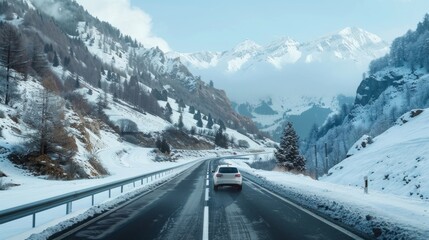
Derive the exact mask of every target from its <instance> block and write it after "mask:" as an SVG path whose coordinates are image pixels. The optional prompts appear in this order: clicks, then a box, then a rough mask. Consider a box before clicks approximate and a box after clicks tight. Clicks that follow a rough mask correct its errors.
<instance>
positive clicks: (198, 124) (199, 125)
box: [197, 118, 203, 128]
mask: <svg viewBox="0 0 429 240" xmlns="http://www.w3.org/2000/svg"><path fill="white" fill-rule="evenodd" d="M197 127H200V128H202V127H203V121H202V120H201V118H199V119H198V120H197Z"/></svg>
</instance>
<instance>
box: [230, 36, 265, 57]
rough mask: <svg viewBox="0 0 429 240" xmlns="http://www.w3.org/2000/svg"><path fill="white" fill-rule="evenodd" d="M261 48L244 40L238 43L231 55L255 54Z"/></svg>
mask: <svg viewBox="0 0 429 240" xmlns="http://www.w3.org/2000/svg"><path fill="white" fill-rule="evenodd" d="M261 49H262V47H261V46H260V45H258V44H257V43H255V42H254V41H252V40H249V39H246V40H245V41H243V42H241V43H239V44H238V45H237V46H236V47H235V48H233V49H232V53H233V54H234V55H236V54H246V53H255V52H257V51H259V50H261Z"/></svg>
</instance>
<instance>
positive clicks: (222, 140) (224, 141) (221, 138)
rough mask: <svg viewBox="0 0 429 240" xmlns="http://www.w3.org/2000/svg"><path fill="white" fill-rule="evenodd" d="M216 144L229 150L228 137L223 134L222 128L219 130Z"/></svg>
mask: <svg viewBox="0 0 429 240" xmlns="http://www.w3.org/2000/svg"><path fill="white" fill-rule="evenodd" d="M215 144H216V145H217V146H219V147H222V148H228V137H227V136H226V134H224V133H223V130H222V128H219V129H218V130H217V132H216V135H215Z"/></svg>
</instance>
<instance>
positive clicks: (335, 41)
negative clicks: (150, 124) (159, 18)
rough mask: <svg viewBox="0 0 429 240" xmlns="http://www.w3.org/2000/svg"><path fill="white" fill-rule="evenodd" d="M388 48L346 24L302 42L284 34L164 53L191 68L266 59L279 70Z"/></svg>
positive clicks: (232, 66)
mask: <svg viewBox="0 0 429 240" xmlns="http://www.w3.org/2000/svg"><path fill="white" fill-rule="evenodd" d="M388 48H389V45H388V43H386V42H384V41H383V40H382V39H381V38H380V37H378V36H377V35H375V34H372V33H370V32H367V31H365V30H363V29H360V28H356V27H347V28H344V29H343V30H341V31H339V32H338V33H336V34H333V35H329V36H326V37H322V38H319V39H317V40H314V41H310V42H305V43H300V42H298V41H295V40H293V39H292V38H289V37H285V38H281V39H279V40H276V41H273V42H271V43H270V44H268V45H267V46H261V45H259V44H257V43H256V42H254V41H252V40H249V39H247V40H245V41H243V42H241V43H239V44H238V45H237V46H236V47H234V48H233V49H231V50H229V51H223V52H210V51H203V52H196V53H179V52H169V53H167V56H169V57H171V58H177V57H179V58H180V60H181V61H182V62H183V63H184V64H185V65H186V66H188V67H190V68H192V69H208V68H213V67H222V66H226V68H224V69H223V70H224V71H227V72H236V71H239V70H246V69H247V68H248V67H249V65H252V64H254V63H258V62H266V63H269V64H271V65H272V66H273V67H275V68H279V69H280V68H282V66H284V65H285V64H293V63H296V62H306V63H310V62H314V61H323V60H325V58H328V57H329V58H332V57H333V58H337V59H348V60H353V61H357V62H361V61H365V60H372V59H374V58H377V57H380V56H383V55H384V54H385V53H387V51H388Z"/></svg>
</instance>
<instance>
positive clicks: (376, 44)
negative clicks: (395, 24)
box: [167, 27, 389, 137]
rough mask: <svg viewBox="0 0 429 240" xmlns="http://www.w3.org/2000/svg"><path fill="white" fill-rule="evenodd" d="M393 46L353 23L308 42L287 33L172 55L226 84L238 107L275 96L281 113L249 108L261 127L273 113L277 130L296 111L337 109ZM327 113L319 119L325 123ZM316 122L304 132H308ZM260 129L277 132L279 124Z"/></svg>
mask: <svg viewBox="0 0 429 240" xmlns="http://www.w3.org/2000/svg"><path fill="white" fill-rule="evenodd" d="M388 50H389V47H388V44H387V43H386V42H384V41H383V40H381V39H380V38H379V37H378V36H376V35H375V34H372V33H369V32H367V31H365V30H363V29H360V28H354V27H353V28H352V27H348V28H345V29H343V30H341V31H339V32H338V33H335V34H332V35H329V36H325V37H322V38H319V39H316V40H314V41H310V42H306V43H300V42H297V41H295V40H293V39H291V38H288V37H286V38H281V39H279V40H276V41H273V42H272V43H270V44H268V45H266V46H261V45H258V44H257V43H255V42H253V41H251V40H246V41H244V42H242V43H240V44H238V45H237V46H236V47H235V48H233V49H231V50H229V51H224V52H200V53H177V52H170V53H167V56H169V57H171V58H177V57H179V58H180V60H181V61H182V62H183V63H184V64H185V65H186V66H187V67H188V68H189V69H190V70H191V71H192V72H193V73H195V74H198V75H201V76H202V77H203V78H204V79H206V80H212V81H213V82H214V85H215V86H217V87H220V88H222V89H225V91H226V93H227V94H228V96H229V97H230V98H231V99H232V100H233V101H234V102H236V103H237V106H240V105H241V104H244V105H249V106H251V108H252V109H256V108H258V106H260V105H261V104H263V103H264V101H267V99H268V100H270V101H271V102H272V105H271V106H270V107H271V108H272V110H273V112H276V114H269V115H264V114H258V113H257V112H249V114H248V116H251V117H252V118H253V120H254V121H255V122H257V123H258V124H259V126H265V125H267V123H266V119H267V118H269V119H270V121H271V122H276V123H279V124H276V127H274V129H276V128H277V127H279V126H282V125H283V122H284V120H285V118H287V117H288V116H289V115H290V113H293V115H296V114H298V115H299V114H302V113H303V112H304V111H306V110H308V109H309V108H311V107H312V106H316V107H321V108H328V109H330V111H333V112H335V111H337V110H338V109H339V106H341V105H342V103H343V102H341V101H338V99H337V97H338V95H340V94H342V95H345V96H353V94H354V91H355V89H356V88H357V86H358V84H359V82H360V80H361V79H362V73H364V72H366V71H367V66H368V64H369V62H370V61H371V60H373V59H375V58H378V57H381V56H383V55H384V54H386V53H387V51H388ZM333 69H335V70H333ZM238 112H240V111H238ZM288 112H290V113H288ZM240 113H242V114H243V112H240ZM326 116H327V115H326V114H324V115H323V116H322V119H319V120H318V121H316V122H313V123H317V124H321V123H323V122H324V120H325V119H326ZM298 122H299V121H298ZM298 124H299V123H298ZM311 125H312V124H310V126H311ZM310 126H306V127H305V128H306V130H305V131H304V132H303V133H302V134H301V135H302V137H307V136H306V135H305V134H306V132H308V131H309V129H310ZM260 129H262V130H264V131H270V132H272V130H273V126H270V128H267V127H265V128H264V127H262V128H260ZM270 129H271V130H270Z"/></svg>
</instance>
